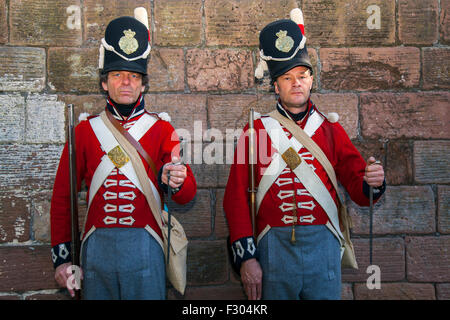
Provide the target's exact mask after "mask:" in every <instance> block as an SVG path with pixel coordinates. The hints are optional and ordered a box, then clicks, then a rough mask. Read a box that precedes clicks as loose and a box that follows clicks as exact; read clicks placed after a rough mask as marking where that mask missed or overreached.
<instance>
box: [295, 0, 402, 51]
mask: <svg viewBox="0 0 450 320" xmlns="http://www.w3.org/2000/svg"><path fill="white" fill-rule="evenodd" d="M302 9H303V14H304V16H305V29H306V30H305V33H306V37H307V39H308V40H307V41H308V42H307V44H308V43H309V45H313V46H321V47H326V46H328V47H330V46H346V45H348V46H366V45H370V46H373V45H390V44H394V42H395V2H393V1H382V0H352V1H350V0H334V1H328V0H309V1H304V2H302ZM369 26H370V28H369Z"/></svg>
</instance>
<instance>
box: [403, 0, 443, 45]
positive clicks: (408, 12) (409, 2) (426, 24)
mask: <svg viewBox="0 0 450 320" xmlns="http://www.w3.org/2000/svg"><path fill="white" fill-rule="evenodd" d="M438 16H439V3H438V0H400V1H399V2H398V32H399V39H400V41H401V42H402V43H404V44H433V43H434V42H435V41H437V39H438V25H439V24H438Z"/></svg>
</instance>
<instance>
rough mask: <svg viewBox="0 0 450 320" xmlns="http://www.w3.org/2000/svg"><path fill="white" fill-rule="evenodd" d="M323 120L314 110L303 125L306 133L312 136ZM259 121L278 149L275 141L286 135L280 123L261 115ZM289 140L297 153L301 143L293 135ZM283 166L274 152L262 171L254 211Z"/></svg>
mask: <svg viewBox="0 0 450 320" xmlns="http://www.w3.org/2000/svg"><path fill="white" fill-rule="evenodd" d="M323 120H324V119H323V117H322V116H321V115H320V114H319V113H318V112H315V111H314V112H313V113H312V114H311V115H310V116H309V118H308V121H307V122H306V125H305V132H306V134H307V135H308V136H310V137H312V136H313V135H314V133H315V132H316V131H317V129H319V127H320V126H321V125H322V123H323ZM261 121H262V123H263V125H264V128H265V130H266V131H267V133H269V136H270V139H271V140H272V142H273V143H274V146H275V149H277V150H278V148H277V147H276V144H277V141H278V140H279V137H281V136H284V137H286V134H285V133H284V130H283V129H282V128H281V126H280V123H279V122H278V121H277V120H275V119H273V118H272V117H261ZM286 139H287V137H286ZM290 141H291V144H292V146H293V148H294V150H295V151H296V152H297V153H298V152H299V151H300V149H301V148H302V147H303V146H302V144H301V143H300V142H299V141H298V140H297V139H295V138H294V137H292V138H291V139H290ZM285 168H286V162H284V161H283V159H282V158H281V156H280V153H275V154H274V155H273V156H272V161H271V163H270V165H269V167H268V168H267V169H266V171H265V172H264V174H263V176H262V178H261V181H260V183H259V186H258V192H257V193H256V212H258V210H259V206H260V205H261V202H262V200H263V199H264V196H265V195H266V193H267V191H268V190H269V188H270V187H271V186H272V184H273V183H274V182H275V180H276V179H277V178H278V176H279V175H280V174H281V172H283V170H284V169H285Z"/></svg>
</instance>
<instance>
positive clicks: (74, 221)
mask: <svg viewBox="0 0 450 320" xmlns="http://www.w3.org/2000/svg"><path fill="white" fill-rule="evenodd" d="M67 108H68V110H67V111H68V143H67V144H68V151H69V176H70V177H69V179H70V181H69V183H70V220H71V235H72V250H71V251H72V265H73V266H76V267H80V255H79V254H80V239H79V230H78V229H79V228H78V187H77V158H76V148H75V120H74V106H73V104H69V105H67ZM76 281H79V279H76ZM75 299H77V300H80V290H76V289H75Z"/></svg>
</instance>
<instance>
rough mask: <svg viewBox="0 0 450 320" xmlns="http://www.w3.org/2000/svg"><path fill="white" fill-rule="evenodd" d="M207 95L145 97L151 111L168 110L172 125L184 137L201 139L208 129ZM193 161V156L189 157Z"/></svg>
mask: <svg viewBox="0 0 450 320" xmlns="http://www.w3.org/2000/svg"><path fill="white" fill-rule="evenodd" d="M206 100H207V99H206V95H201V94H149V95H146V97H145V105H146V109H147V110H148V111H150V112H157V113H160V112H167V113H168V114H169V116H170V118H171V120H170V123H171V125H172V126H173V127H174V128H175V129H176V130H177V132H178V134H179V135H182V136H183V138H185V139H189V140H190V141H191V142H193V141H194V139H195V140H197V141H200V142H201V139H202V134H203V132H204V131H206V130H207V122H206V120H207V119H206ZM188 159H191V162H188V163H192V160H193V159H192V157H189V158H188Z"/></svg>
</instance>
